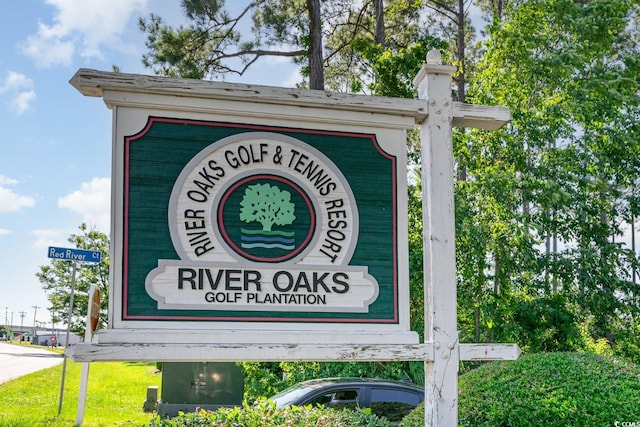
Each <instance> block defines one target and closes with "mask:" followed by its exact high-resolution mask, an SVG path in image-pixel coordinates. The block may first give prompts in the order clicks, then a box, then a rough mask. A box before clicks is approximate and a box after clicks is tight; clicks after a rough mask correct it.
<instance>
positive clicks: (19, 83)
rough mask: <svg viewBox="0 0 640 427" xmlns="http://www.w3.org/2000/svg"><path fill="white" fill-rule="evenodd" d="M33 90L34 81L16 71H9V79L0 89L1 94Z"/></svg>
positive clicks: (6, 79)
mask: <svg viewBox="0 0 640 427" xmlns="http://www.w3.org/2000/svg"><path fill="white" fill-rule="evenodd" d="M31 88H33V80H31V79H30V78H28V77H27V76H25V75H24V74H21V73H16V72H15V71H9V72H8V73H7V77H6V78H5V79H4V83H3V84H2V86H1V87H0V93H1V92H14V91H20V90H22V89H31Z"/></svg>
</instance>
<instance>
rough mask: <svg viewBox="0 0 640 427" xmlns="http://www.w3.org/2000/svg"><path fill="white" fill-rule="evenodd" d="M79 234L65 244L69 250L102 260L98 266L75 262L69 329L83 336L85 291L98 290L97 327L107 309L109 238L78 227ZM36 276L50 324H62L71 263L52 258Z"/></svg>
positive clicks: (68, 295) (66, 315)
mask: <svg viewBox="0 0 640 427" xmlns="http://www.w3.org/2000/svg"><path fill="white" fill-rule="evenodd" d="M79 229H80V233H79V234H72V235H71V236H70V237H69V239H68V241H69V243H71V245H72V247H75V248H78V249H85V250H92V251H100V252H101V253H102V260H101V261H100V262H99V263H77V265H76V281H75V289H74V298H73V307H72V317H71V330H72V331H73V332H76V333H78V334H83V333H84V330H85V325H86V318H87V304H88V297H89V295H88V292H89V288H90V287H91V285H96V286H97V287H98V289H99V290H100V306H101V315H100V323H99V324H98V327H99V328H101V327H104V326H105V324H106V319H107V308H108V306H109V301H108V300H109V298H108V296H109V291H108V284H109V263H110V260H109V239H108V237H107V236H106V235H105V234H103V233H101V232H99V231H97V230H91V229H89V228H88V227H87V225H86V224H82V225H81V226H80V227H79ZM36 277H37V278H38V279H39V280H40V283H42V287H43V289H44V291H45V293H46V294H47V298H48V299H49V302H50V303H51V313H52V320H53V322H54V323H58V324H60V323H66V322H67V321H68V318H69V305H70V300H71V279H72V263H71V262H69V261H63V260H58V259H52V260H51V261H50V263H49V264H48V265H42V266H40V271H39V272H38V273H36Z"/></svg>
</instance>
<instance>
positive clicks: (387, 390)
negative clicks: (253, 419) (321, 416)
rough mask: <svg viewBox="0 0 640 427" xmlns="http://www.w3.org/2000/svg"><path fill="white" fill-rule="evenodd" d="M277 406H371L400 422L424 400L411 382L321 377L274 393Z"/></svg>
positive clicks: (374, 411)
mask: <svg viewBox="0 0 640 427" xmlns="http://www.w3.org/2000/svg"><path fill="white" fill-rule="evenodd" d="M270 400H272V401H274V402H275V403H276V406H277V407H287V406H291V405H296V406H305V405H323V406H325V407H329V408H336V409H341V408H351V409H354V408H371V412H372V413H374V414H376V415H378V416H381V417H385V418H387V419H388V420H390V421H400V420H401V419H402V418H403V417H404V416H405V415H407V414H408V413H409V412H411V411H412V410H413V408H415V407H416V406H418V404H420V403H421V402H422V401H423V400H424V388H423V387H419V386H416V385H415V384H412V383H410V382H404V381H393V380H383V379H371V378H323V379H315V380H309V381H303V382H301V383H298V384H296V385H293V386H291V387H289V388H287V389H286V390H284V391H282V392H280V393H278V394H276V395H275V396H273V397H272V398H271V399H270Z"/></svg>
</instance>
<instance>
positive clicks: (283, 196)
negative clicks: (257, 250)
mask: <svg viewBox="0 0 640 427" xmlns="http://www.w3.org/2000/svg"><path fill="white" fill-rule="evenodd" d="M240 206H241V209H240V219H241V220H242V221H244V222H253V221H257V222H259V223H260V224H262V230H263V231H271V228H272V227H273V225H289V224H292V223H293V221H294V220H295V219H296V216H295V215H294V212H295V205H294V204H293V203H292V202H291V193H289V192H288V191H285V190H280V189H279V188H278V187H277V186H275V185H269V184H256V185H251V186H249V187H247V189H246V190H245V192H244V197H243V198H242V201H241V202H240Z"/></svg>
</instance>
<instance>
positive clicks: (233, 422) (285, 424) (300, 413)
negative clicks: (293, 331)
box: [148, 402, 397, 427]
mask: <svg viewBox="0 0 640 427" xmlns="http://www.w3.org/2000/svg"><path fill="white" fill-rule="evenodd" d="M394 425H397V424H393V423H391V422H390V421H387V420H385V419H383V418H378V417H376V416H375V415H373V414H371V411H370V410H349V409H344V410H339V411H338V410H334V409H330V408H318V407H311V406H308V407H299V406H293V407H290V408H276V407H275V405H274V404H273V403H272V402H271V403H269V402H264V403H261V404H259V405H256V406H245V407H244V408H221V409H219V410H217V411H204V410H202V411H200V412H198V413H192V414H180V415H179V416H177V417H174V418H160V417H157V418H155V419H154V420H152V422H151V424H149V426H148V427H305V426H308V427H311V426H314V427H336V426H349V427H392V426H394Z"/></svg>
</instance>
